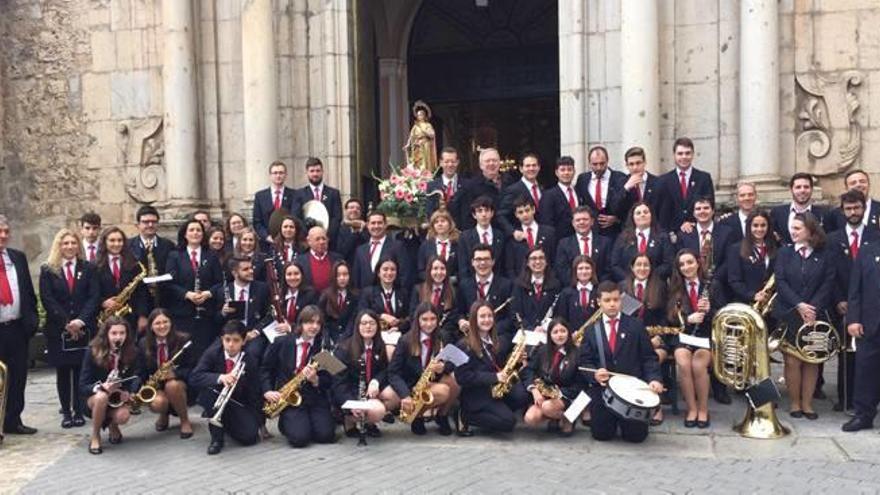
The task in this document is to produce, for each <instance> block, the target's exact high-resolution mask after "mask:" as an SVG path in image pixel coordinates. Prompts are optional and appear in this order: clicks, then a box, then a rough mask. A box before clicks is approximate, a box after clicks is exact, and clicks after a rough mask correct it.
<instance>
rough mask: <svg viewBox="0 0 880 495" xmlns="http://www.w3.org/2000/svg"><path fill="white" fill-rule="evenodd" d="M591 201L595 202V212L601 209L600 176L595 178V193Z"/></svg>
mask: <svg viewBox="0 0 880 495" xmlns="http://www.w3.org/2000/svg"><path fill="white" fill-rule="evenodd" d="M593 199H595V200H596V210H601V209H602V176H600V175H597V176H596V192H595V194H593Z"/></svg>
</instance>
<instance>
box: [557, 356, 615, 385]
mask: <svg viewBox="0 0 880 495" xmlns="http://www.w3.org/2000/svg"><path fill="white" fill-rule="evenodd" d="M612 352H613V351H612ZM561 362H562V353H561V352H559V351H556V353H555V354H553V364H552V365H550V375H551V376H552V377H553V381H557V380H559V363H561Z"/></svg>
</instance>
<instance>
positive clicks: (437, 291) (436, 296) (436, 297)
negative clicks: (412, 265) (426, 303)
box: [431, 287, 443, 307]
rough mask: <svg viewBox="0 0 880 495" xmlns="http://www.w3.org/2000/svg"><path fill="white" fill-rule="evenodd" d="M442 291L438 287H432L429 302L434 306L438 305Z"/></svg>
mask: <svg viewBox="0 0 880 495" xmlns="http://www.w3.org/2000/svg"><path fill="white" fill-rule="evenodd" d="M442 291H443V289H441V288H440V287H435V288H434V297H432V298H431V304H433V305H434V306H435V307H439V306H440V294H441V293H442Z"/></svg>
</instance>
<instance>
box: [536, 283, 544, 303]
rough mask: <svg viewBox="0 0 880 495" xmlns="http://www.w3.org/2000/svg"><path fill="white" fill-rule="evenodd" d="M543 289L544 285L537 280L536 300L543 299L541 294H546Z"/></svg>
mask: <svg viewBox="0 0 880 495" xmlns="http://www.w3.org/2000/svg"><path fill="white" fill-rule="evenodd" d="M542 289H543V287H542V286H541V283H540V282H535V300H536V301H540V300H541V296H542V295H543V294H544V292H543V290H542Z"/></svg>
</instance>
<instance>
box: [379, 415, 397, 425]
mask: <svg viewBox="0 0 880 495" xmlns="http://www.w3.org/2000/svg"><path fill="white" fill-rule="evenodd" d="M394 421H395V420H394V414H392V413H388V414H386V415H385V417H384V418H382V422H383V423H388V424H389V425H393V424H394Z"/></svg>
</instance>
